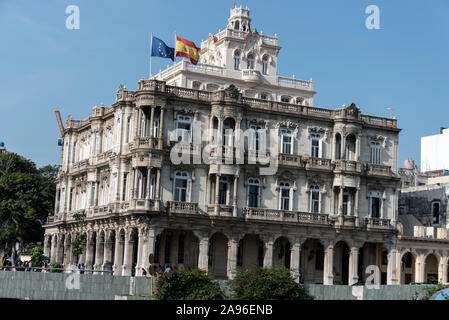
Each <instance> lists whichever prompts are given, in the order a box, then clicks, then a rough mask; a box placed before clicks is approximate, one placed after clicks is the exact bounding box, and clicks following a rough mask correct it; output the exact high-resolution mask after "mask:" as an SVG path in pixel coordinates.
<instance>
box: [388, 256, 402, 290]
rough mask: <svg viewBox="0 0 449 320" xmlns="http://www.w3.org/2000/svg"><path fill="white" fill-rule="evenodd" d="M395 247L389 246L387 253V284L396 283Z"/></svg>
mask: <svg viewBox="0 0 449 320" xmlns="http://www.w3.org/2000/svg"><path fill="white" fill-rule="evenodd" d="M396 253H397V252H396V248H391V249H390V252H389V253H388V267H387V284H398V280H399V279H396V268H397V265H396Z"/></svg>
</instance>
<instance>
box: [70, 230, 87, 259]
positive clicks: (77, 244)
mask: <svg viewBox="0 0 449 320" xmlns="http://www.w3.org/2000/svg"><path fill="white" fill-rule="evenodd" d="M83 242H84V234H80V233H78V234H77V235H76V238H75V240H74V241H73V242H72V253H73V255H74V256H75V257H76V262H77V263H78V257H79V256H80V255H81V254H82V253H83Z"/></svg>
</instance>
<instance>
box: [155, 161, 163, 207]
mask: <svg viewBox="0 0 449 320" xmlns="http://www.w3.org/2000/svg"><path fill="white" fill-rule="evenodd" d="M161 170H162V169H161V168H156V190H155V197H154V198H155V202H154V205H155V209H156V210H159V207H160V200H159V199H160V196H161V195H160V193H161V190H160V189H161V187H160V185H161Z"/></svg>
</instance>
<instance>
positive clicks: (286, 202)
mask: <svg viewBox="0 0 449 320" xmlns="http://www.w3.org/2000/svg"><path fill="white" fill-rule="evenodd" d="M280 209H281V210H290V188H286V187H284V188H281V207H280Z"/></svg>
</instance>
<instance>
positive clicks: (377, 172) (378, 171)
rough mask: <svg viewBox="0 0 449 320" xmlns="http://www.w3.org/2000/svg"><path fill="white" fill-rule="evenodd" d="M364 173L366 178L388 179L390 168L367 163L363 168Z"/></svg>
mask: <svg viewBox="0 0 449 320" xmlns="http://www.w3.org/2000/svg"><path fill="white" fill-rule="evenodd" d="M365 173H366V175H368V176H381V177H390V176H391V167H390V166H383V165H380V164H372V163H367V164H366V167H365Z"/></svg>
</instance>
